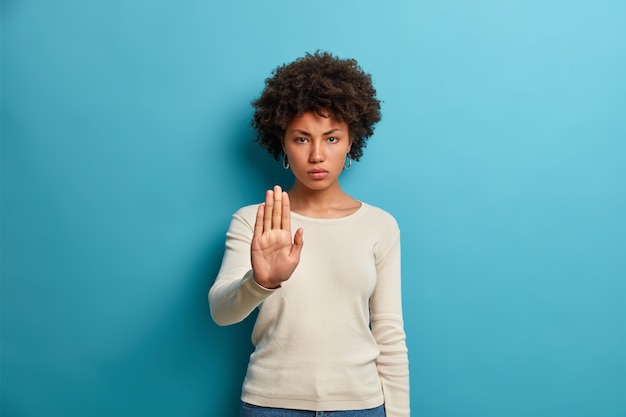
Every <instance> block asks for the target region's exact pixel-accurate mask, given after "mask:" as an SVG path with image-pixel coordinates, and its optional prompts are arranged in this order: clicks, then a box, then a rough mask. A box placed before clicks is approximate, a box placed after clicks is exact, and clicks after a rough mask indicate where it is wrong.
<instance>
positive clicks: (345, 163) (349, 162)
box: [343, 154, 352, 169]
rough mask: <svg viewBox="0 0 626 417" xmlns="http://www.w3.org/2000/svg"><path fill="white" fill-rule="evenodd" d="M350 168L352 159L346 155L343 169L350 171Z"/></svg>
mask: <svg viewBox="0 0 626 417" xmlns="http://www.w3.org/2000/svg"><path fill="white" fill-rule="evenodd" d="M351 166H352V157H351V156H350V154H347V155H346V161H345V162H344V163H343V169H350V167H351Z"/></svg>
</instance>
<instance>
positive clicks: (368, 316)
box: [209, 52, 410, 417]
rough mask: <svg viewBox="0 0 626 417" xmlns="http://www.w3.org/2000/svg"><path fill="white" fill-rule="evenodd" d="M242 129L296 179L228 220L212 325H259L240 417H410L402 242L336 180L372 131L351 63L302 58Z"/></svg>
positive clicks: (386, 219) (270, 88)
mask: <svg viewBox="0 0 626 417" xmlns="http://www.w3.org/2000/svg"><path fill="white" fill-rule="evenodd" d="M253 106H254V107H255V110H256V111H255V114H254V119H253V121H252V126H253V127H254V128H255V129H256V130H257V133H258V136H257V141H258V142H259V143H260V145H261V146H263V147H264V148H266V149H267V150H268V151H269V152H270V153H271V154H272V155H273V156H274V157H275V158H276V159H277V160H281V159H282V162H283V167H284V168H285V169H291V171H292V172H293V174H294V177H295V181H294V185H293V187H292V188H291V189H289V191H288V192H285V191H283V190H282V189H281V188H280V187H279V186H275V187H274V188H273V190H268V191H267V192H266V194H265V202H264V203H263V204H260V205H254V206H247V207H243V208H242V209H240V210H239V211H237V213H235V214H234V216H233V218H232V222H231V225H230V228H229V230H228V233H227V235H226V250H225V253H224V259H223V261H222V266H221V269H220V271H219V274H218V276H217V279H216V281H215V283H214V285H213V286H212V288H211V290H210V291H209V304H210V307H211V314H212V317H213V319H214V320H215V322H216V323H217V324H219V325H228V324H232V323H237V322H239V321H241V320H243V319H244V318H246V317H247V316H248V315H249V314H250V313H251V312H252V311H253V310H254V309H255V308H258V309H259V314H258V317H257V320H256V323H255V326H254V330H253V334H252V341H253V343H254V346H255V350H254V352H253V353H252V355H251V356H250V362H249V364H248V371H247V374H246V378H245V381H244V384H243V393H242V406H241V416H242V417H256V416H264V417H270V416H271V417H292V416H294V417H295V416H302V417H304V416H314V415H332V416H337V417H340V416H345V417H347V416H354V417H356V416H360V417H374V416H376V417H380V416H386V417H408V416H409V414H410V413H409V371H408V359H407V349H406V343H405V333H404V329H403V321H402V306H401V294H400V232H399V229H398V226H397V223H396V221H395V220H394V218H393V217H392V216H391V215H390V214H388V213H387V212H385V211H383V210H381V209H379V208H376V207H373V206H370V205H368V204H366V203H363V202H361V201H358V200H356V199H354V198H353V197H351V196H349V195H348V194H346V193H345V192H344V191H343V190H342V188H341V186H340V184H339V176H340V174H341V172H342V170H344V169H349V168H350V166H351V165H352V161H357V160H359V158H360V157H361V156H362V153H363V147H364V146H365V141H366V139H367V138H369V137H370V136H371V135H372V134H373V127H374V125H375V124H376V123H377V122H378V121H379V120H380V102H379V100H378V99H377V98H376V91H375V89H374V87H373V85H372V81H371V77H370V76H369V75H368V74H366V73H364V72H363V71H362V69H361V68H360V67H359V65H358V64H357V62H356V61H354V60H352V59H339V58H337V57H335V56H333V55H331V54H329V53H321V52H317V53H315V54H306V56H304V57H302V58H300V59H297V60H296V61H294V62H292V63H290V64H286V65H283V66H280V67H278V68H276V69H275V70H274V72H273V73H272V76H271V77H270V78H268V79H267V80H266V85H265V89H264V90H263V92H262V93H261V96H260V97H259V98H258V99H257V100H255V101H254V102H253Z"/></svg>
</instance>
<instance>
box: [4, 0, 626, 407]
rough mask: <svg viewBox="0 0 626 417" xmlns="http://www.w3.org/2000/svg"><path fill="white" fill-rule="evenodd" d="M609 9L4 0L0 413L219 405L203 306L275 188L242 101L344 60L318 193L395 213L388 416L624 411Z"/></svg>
mask: <svg viewBox="0 0 626 417" xmlns="http://www.w3.org/2000/svg"><path fill="white" fill-rule="evenodd" d="M625 22H626V3H625V2H624V1H621V0H613V1H612V0H596V1H577V0H574V1H572V0H568V1H565V0H561V1H559V0H548V1H539V0H530V1H528V0H524V1H522V0H512V1H501V0H478V1H472V2H467V1H462V0H442V1H437V2H426V1H412V0H405V1H390V2H384V3H383V2H378V1H373V0H358V1H357V0H344V1H329V0H321V1H317V2H313V3H310V2H302V3H301V2H293V1H287V0H268V1H264V2H254V1H251V0H250V1H236V0H235V1H228V2H208V1H199V0H196V1H192V0H185V1H179V2H168V1H161V0H159V1H147V0H145V1H142V0H123V1H122V0H111V1H106V2H105V1H100V2H98V1H78V0H76V1H69V0H58V1H54V2H51V1H37V0H30V1H26V0H23V1H18V0H9V1H6V0H5V1H2V85H1V93H2V126H1V128H2V149H1V155H2V173H1V179H2V200H1V201H2V211H1V214H2V229H1V230H2V288H1V296H2V300H1V301H2V351H1V353H2V378H1V389H2V410H1V411H2V416H6V417H31V416H62V417H72V416H77V417H78V416H81V417H82V416H94V417H97V416H111V415H118V416H136V415H140V416H141V415H150V416H172V415H181V416H225V417H230V416H235V415H236V413H237V406H238V396H239V392H240V384H241V380H242V378H243V373H244V371H245V366H246V362H247V356H248V354H249V353H250V350H251V344H250V341H249V334H250V330H251V326H252V321H251V320H248V321H246V322H244V323H242V324H239V325H236V326H230V327H226V328H219V327H217V326H216V325H215V324H213V323H212V322H211V320H210V316H209V313H208V306H207V302H206V292H207V290H208V288H209V287H210V285H211V284H212V282H213V279H214V276H215V274H216V272H217V269H218V268H219V264H220V260H221V256H222V253H223V244H224V234H225V231H226V228H227V227H228V223H229V221H230V215H231V214H232V212H234V211H235V210H236V209H237V208H238V207H240V206H242V205H244V204H250V203H255V202H258V201H261V199H262V198H263V193H264V190H265V189H266V188H269V187H271V186H272V185H273V184H274V183H280V184H282V185H283V186H286V187H288V186H289V185H290V184H291V179H290V177H289V176H288V174H287V173H286V172H285V171H283V170H282V168H281V167H280V164H279V163H276V162H274V161H273V159H272V158H271V157H270V156H269V154H266V153H265V152H264V151H263V150H261V149H259V148H258V147H257V146H256V144H254V143H253V142H252V138H253V132H252V130H251V128H250V127H249V119H250V116H251V107H250V106H249V102H250V101H251V100H252V99H253V98H255V97H256V96H257V95H258V94H259V92H260V91H261V89H262V88H263V81H264V79H265V78H266V77H267V76H268V75H269V74H270V72H271V70H272V69H273V68H274V67H276V66H277V65H279V64H282V63H284V62H288V61H291V60H293V59H295V58H296V57H299V56H301V55H303V54H304V52H306V51H315V50H317V49H323V50H329V51H331V52H333V53H335V54H337V55H339V56H342V57H354V58H356V59H357V60H358V61H359V62H360V64H361V65H362V67H363V68H364V69H365V70H366V71H368V72H370V73H372V75H373V77H374V81H375V85H376V88H377V89H378V92H379V97H380V98H381V99H382V100H383V101H384V104H383V107H382V110H383V121H382V122H381V123H380V124H379V126H378V128H377V130H376V133H375V135H374V137H373V138H372V139H371V141H370V144H369V146H368V147H367V149H366V150H365V156H364V158H363V159H362V161H361V162H360V163H358V164H354V165H353V167H352V169H351V170H350V171H348V172H346V173H345V175H344V177H343V184H344V188H345V189H346V190H347V191H348V192H349V193H351V194H352V195H353V196H355V197H356V198H358V199H361V200H363V201H366V202H368V203H370V204H374V205H378V206H380V207H382V208H384V209H386V210H388V211H389V212H391V213H392V214H394V215H395V216H396V218H397V220H398V222H399V223H400V226H401V229H402V236H403V291H404V292H403V296H404V308H405V315H406V331H407V334H408V345H409V349H410V364H411V383H412V392H411V397H412V407H413V415H414V416H429V417H444V416H455V417H458V416H463V417H465V416H466V417H490V416H494V417H495V416H533V417H538V416H550V417H554V416H567V417H577V416H581V417H582V416H589V417H592V416H593V417H598V416H604V417H617V416H620V417H624V416H626V163H625V162H624V161H625V160H626V23H625Z"/></svg>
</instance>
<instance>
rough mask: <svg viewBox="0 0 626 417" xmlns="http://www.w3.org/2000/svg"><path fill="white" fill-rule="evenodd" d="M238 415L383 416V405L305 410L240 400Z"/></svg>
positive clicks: (257, 416) (298, 416)
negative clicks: (264, 405)
mask: <svg viewBox="0 0 626 417" xmlns="http://www.w3.org/2000/svg"><path fill="white" fill-rule="evenodd" d="M239 417H385V406H384V405H381V406H379V407H376V408H369V409H367V410H346V411H305V410H289V409H287V408H271V407H260V406H258V405H252V404H248V403H244V402H242V403H241V414H239Z"/></svg>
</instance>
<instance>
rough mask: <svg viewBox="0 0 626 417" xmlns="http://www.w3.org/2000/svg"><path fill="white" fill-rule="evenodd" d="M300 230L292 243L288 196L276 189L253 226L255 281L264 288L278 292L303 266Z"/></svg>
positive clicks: (269, 194)
mask: <svg viewBox="0 0 626 417" xmlns="http://www.w3.org/2000/svg"><path fill="white" fill-rule="evenodd" d="M303 233H304V231H303V230H302V229H301V228H300V229H298V230H296V234H295V235H294V237H293V241H292V239H291V211H290V208H289V195H287V193H286V192H284V191H282V189H281V188H280V187H279V186H278V185H277V186H275V187H274V189H273V190H268V191H267V192H266V193H265V204H261V205H259V208H258V210H257V214H256V222H255V224H254V235H253V237H252V245H251V251H250V252H251V260H252V270H253V273H254V279H255V280H256V282H258V283H259V285H261V286H263V287H265V288H278V287H280V285H281V284H282V283H283V281H286V280H288V279H289V277H291V274H292V273H293V271H294V270H295V269H296V266H298V263H299V262H300V253H301V252H302V244H303V240H302V235H303Z"/></svg>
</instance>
